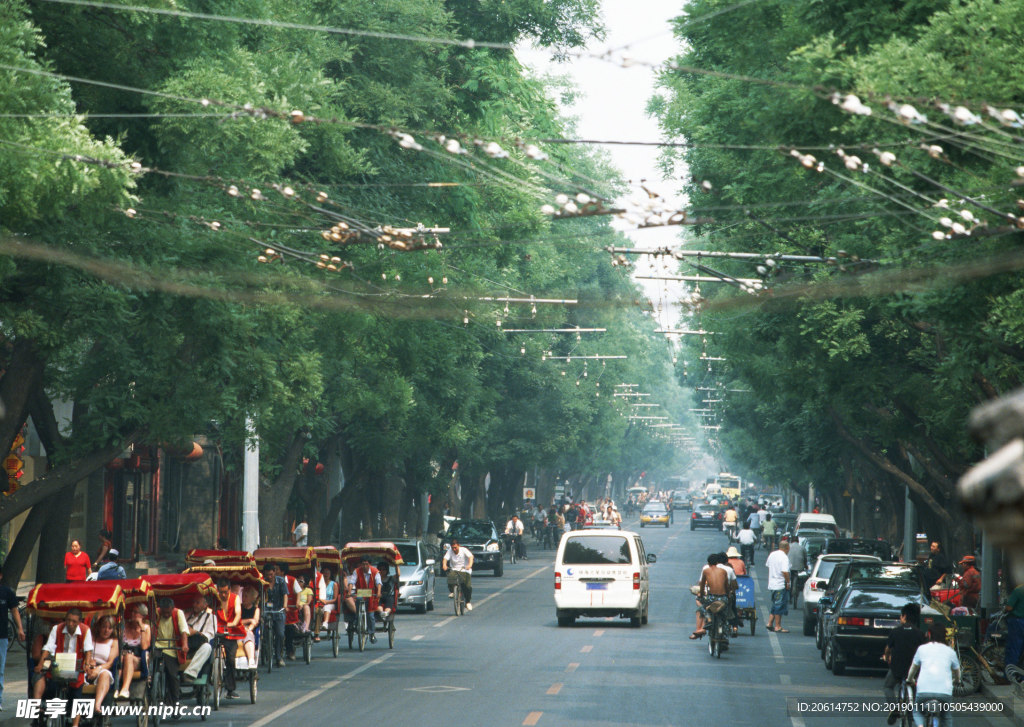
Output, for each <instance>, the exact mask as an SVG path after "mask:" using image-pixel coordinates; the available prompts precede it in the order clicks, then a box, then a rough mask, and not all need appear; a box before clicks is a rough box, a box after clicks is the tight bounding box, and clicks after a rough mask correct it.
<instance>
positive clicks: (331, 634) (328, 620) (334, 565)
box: [313, 545, 344, 658]
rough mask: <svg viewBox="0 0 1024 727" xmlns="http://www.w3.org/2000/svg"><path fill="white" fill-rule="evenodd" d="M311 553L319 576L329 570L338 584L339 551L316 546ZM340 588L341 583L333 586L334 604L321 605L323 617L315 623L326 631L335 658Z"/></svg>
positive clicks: (338, 634)
mask: <svg viewBox="0 0 1024 727" xmlns="http://www.w3.org/2000/svg"><path fill="white" fill-rule="evenodd" d="M313 552H314V553H315V554H316V561H317V570H318V571H319V572H320V574H321V575H323V569H324V568H331V569H332V572H333V573H334V577H335V578H337V579H338V580H339V582H340V580H341V573H342V563H343V561H342V559H341V551H339V550H338V549H337V548H335V547H334V546H333V545H316V546H314V547H313ZM342 588H344V584H343V583H339V584H338V585H336V586H335V592H334V602H333V603H325V604H324V605H323V607H322V612H323V617H322V618H321V619H320V620H318V621H317V623H319V624H322V627H323V628H326V629H327V636H328V638H330V640H331V653H333V654H334V656H335V658H337V656H338V649H339V646H340V644H341V632H340V631H339V630H338V620H339V618H340V615H339V611H340V610H341V596H340V593H341V591H340V589H342ZM314 590H315V589H314ZM329 605H331V606H333V608H331V609H328V608H327V606H329Z"/></svg>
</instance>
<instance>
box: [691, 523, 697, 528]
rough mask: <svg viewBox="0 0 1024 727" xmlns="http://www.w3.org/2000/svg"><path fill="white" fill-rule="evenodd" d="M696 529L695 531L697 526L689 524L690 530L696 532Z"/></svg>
mask: <svg viewBox="0 0 1024 727" xmlns="http://www.w3.org/2000/svg"><path fill="white" fill-rule="evenodd" d="M696 529H697V526H696V525H694V524H693V523H692V522H691V523H690V530H696Z"/></svg>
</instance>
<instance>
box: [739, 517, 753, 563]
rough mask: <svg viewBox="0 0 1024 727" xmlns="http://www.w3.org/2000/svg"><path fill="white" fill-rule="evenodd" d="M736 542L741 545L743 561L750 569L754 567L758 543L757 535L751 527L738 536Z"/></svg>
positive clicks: (741, 531)
mask: <svg viewBox="0 0 1024 727" xmlns="http://www.w3.org/2000/svg"><path fill="white" fill-rule="evenodd" d="M736 540H737V542H739V544H740V552H741V553H742V554H743V561H744V562H745V563H746V564H747V565H748V566H750V567H753V565H754V544H755V543H757V534H756V533H755V532H754V531H753V529H752V528H751V527H750V526H749V525H744V526H743V529H742V530H740V531H739V533H737V534H736Z"/></svg>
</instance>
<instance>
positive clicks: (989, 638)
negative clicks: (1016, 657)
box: [978, 611, 1006, 676]
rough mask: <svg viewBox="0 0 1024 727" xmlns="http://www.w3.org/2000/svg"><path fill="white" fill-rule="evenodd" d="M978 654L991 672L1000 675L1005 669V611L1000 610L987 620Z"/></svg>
mask: <svg viewBox="0 0 1024 727" xmlns="http://www.w3.org/2000/svg"><path fill="white" fill-rule="evenodd" d="M978 656H979V657H980V659H981V661H982V662H983V665H984V666H987V667H988V668H989V669H990V670H991V672H995V673H996V674H998V675H999V676H1002V675H1003V673H1004V672H1005V671H1006V611H1000V612H999V613H998V614H996V616H995V617H994V618H993V619H992V620H991V621H989V623H988V628H987V629H986V630H985V638H984V639H982V640H981V647H980V648H979V649H978ZM991 672H990V673H991Z"/></svg>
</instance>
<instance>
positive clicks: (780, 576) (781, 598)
mask: <svg viewBox="0 0 1024 727" xmlns="http://www.w3.org/2000/svg"><path fill="white" fill-rule="evenodd" d="M766 565H767V566H768V593H769V594H771V603H772V607H771V611H770V612H769V614H768V627H767V628H768V630H769V631H774V632H776V633H779V634H788V633H789V630H788V629H784V628H782V617H783V616H785V615H787V614H788V613H789V542H788V541H786V542H782V543H780V544H779V549H778V550H773V551H772V552H771V555H769V556H768V562H767V563H766Z"/></svg>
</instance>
